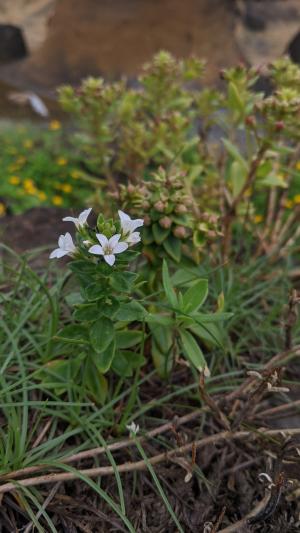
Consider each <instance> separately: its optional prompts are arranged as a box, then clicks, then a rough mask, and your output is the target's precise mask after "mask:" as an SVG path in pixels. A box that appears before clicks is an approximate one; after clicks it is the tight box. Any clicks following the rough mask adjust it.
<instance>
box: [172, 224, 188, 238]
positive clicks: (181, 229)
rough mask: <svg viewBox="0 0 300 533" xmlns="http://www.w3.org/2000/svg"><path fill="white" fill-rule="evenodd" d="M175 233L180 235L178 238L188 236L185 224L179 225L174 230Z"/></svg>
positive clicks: (177, 235) (176, 235)
mask: <svg viewBox="0 0 300 533" xmlns="http://www.w3.org/2000/svg"><path fill="white" fill-rule="evenodd" d="M173 235H174V236H175V237H178V239H185V238H186V236H187V235H186V229H185V228H184V227H183V226H177V227H176V228H175V229H174V231H173Z"/></svg>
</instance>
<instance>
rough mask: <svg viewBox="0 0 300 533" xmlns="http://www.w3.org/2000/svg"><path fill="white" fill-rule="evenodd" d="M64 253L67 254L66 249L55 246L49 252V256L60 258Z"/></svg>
mask: <svg viewBox="0 0 300 533" xmlns="http://www.w3.org/2000/svg"><path fill="white" fill-rule="evenodd" d="M64 255H68V251H67V250H62V249H61V248H56V249H55V250H53V252H51V254H50V255H49V258H50V259H54V258H56V259H60V258H61V257H64Z"/></svg>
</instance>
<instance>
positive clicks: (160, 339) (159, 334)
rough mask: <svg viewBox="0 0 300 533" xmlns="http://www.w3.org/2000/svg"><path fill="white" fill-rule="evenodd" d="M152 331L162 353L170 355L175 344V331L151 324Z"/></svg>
mask: <svg viewBox="0 0 300 533" xmlns="http://www.w3.org/2000/svg"><path fill="white" fill-rule="evenodd" d="M150 329H151V333H152V336H153V337H154V339H155V342H156V344H157V346H158V347H159V349H160V351H161V352H162V353H164V354H166V353H168V352H169V350H170V348H171V346H172V343H173V336H172V334H173V329H172V328H168V327H165V326H159V325H156V324H155V325H154V324H150Z"/></svg>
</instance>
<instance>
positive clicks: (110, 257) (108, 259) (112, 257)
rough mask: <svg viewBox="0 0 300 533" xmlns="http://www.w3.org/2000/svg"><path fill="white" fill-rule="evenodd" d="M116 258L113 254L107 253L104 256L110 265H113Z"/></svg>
mask: <svg viewBox="0 0 300 533" xmlns="http://www.w3.org/2000/svg"><path fill="white" fill-rule="evenodd" d="M115 260H116V258H115V256H114V255H113V254H109V255H105V256H104V261H106V263H107V264H108V265H110V266H113V264H114V262H115Z"/></svg>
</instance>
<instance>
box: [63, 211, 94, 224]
mask: <svg viewBox="0 0 300 533" xmlns="http://www.w3.org/2000/svg"><path fill="white" fill-rule="evenodd" d="M91 211H92V208H91V207H90V208H89V209H85V210H84V211H82V213H80V215H79V216H78V218H76V217H65V218H63V221H64V222H74V224H75V226H76V228H77V229H79V228H82V227H83V226H84V225H85V224H86V221H87V218H88V216H89V214H90V212H91Z"/></svg>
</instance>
